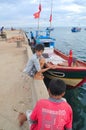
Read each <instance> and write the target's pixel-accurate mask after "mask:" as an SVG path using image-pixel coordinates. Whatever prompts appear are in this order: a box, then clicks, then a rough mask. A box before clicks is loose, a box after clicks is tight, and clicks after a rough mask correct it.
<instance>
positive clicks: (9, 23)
mask: <svg viewBox="0 0 86 130" xmlns="http://www.w3.org/2000/svg"><path fill="white" fill-rule="evenodd" d="M39 3H41V6H42V10H41V14H40V19H39V26H41V27H46V26H50V22H49V17H50V14H51V5H52V23H51V24H52V26H54V27H60V26H62V27H64V26H85V27H86V0H0V26H4V27H36V26H37V25H38V19H35V18H34V17H33V14H34V13H35V12H37V11H38V7H39Z"/></svg>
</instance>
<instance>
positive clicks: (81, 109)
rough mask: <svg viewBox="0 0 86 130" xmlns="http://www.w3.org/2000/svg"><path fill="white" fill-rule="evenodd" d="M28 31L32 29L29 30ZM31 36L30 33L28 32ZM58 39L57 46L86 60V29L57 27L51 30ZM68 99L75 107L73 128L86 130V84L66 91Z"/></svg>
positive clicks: (73, 107)
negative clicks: (76, 30) (75, 29)
mask: <svg viewBox="0 0 86 130" xmlns="http://www.w3.org/2000/svg"><path fill="white" fill-rule="evenodd" d="M27 31H28V32H29V31H30V29H28V30H27ZM28 36H29V34H28ZM51 36H53V37H54V38H55V39H56V45H55V48H57V49H59V50H61V51H62V52H64V53H65V54H67V55H68V53H69V50H70V49H72V50H73V56H74V57H76V58H77V59H79V60H83V61H86V30H84V28H82V29H81V31H80V32H75V33H73V32H71V28H70V27H57V28H54V31H52V32H51ZM65 97H66V99H67V101H68V102H69V104H70V105H71V107H72V109H73V130H86V101H85V100H86V84H84V85H83V86H80V87H78V88H75V89H70V90H67V91H66V95H65Z"/></svg>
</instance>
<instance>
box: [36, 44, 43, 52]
mask: <svg viewBox="0 0 86 130" xmlns="http://www.w3.org/2000/svg"><path fill="white" fill-rule="evenodd" d="M41 50H43V51H44V45H42V44H37V45H36V46H35V51H41Z"/></svg>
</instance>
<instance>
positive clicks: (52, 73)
mask: <svg viewBox="0 0 86 130" xmlns="http://www.w3.org/2000/svg"><path fill="white" fill-rule="evenodd" d="M43 55H44V56H45V58H46V60H47V62H48V63H49V64H53V65H55V66H56V67H55V69H50V70H48V71H46V72H45V73H44V76H45V77H47V78H48V79H56V78H59V79H62V80H64V81H65V83H66V85H67V86H69V87H73V88H75V87H79V86H81V85H83V84H84V83H86V63H85V62H83V61H79V60H77V59H75V58H73V61H72V64H71V66H69V65H68V59H69V56H67V55H65V54H64V53H62V52H61V51H59V50H57V49H53V48H51V49H50V48H45V51H44V54H43Z"/></svg>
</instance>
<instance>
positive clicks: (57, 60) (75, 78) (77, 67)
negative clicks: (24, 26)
mask: <svg viewBox="0 0 86 130" xmlns="http://www.w3.org/2000/svg"><path fill="white" fill-rule="evenodd" d="M39 7H40V8H39V9H40V11H41V6H39ZM50 16H52V13H51V15H50ZM36 18H39V15H37V17H36ZM51 21H52V17H50V22H51ZM53 30H54V28H51V27H48V28H46V29H45V30H40V29H38V30H36V35H35V38H34V37H33V34H31V40H29V41H30V46H31V48H32V51H33V53H34V46H35V45H36V44H43V45H44V47H45V50H44V53H43V56H44V57H45V58H46V61H47V64H52V65H55V66H56V67H55V69H50V70H47V71H46V72H44V77H46V78H48V79H50V80H51V79H57V78H59V79H62V80H64V82H65V83H66V85H67V86H68V87H72V88H75V87H79V86H82V85H83V84H84V83H86V62H83V61H80V60H78V59H76V58H74V57H73V51H72V50H69V55H66V54H64V53H62V52H61V51H59V50H58V49H56V48H55V44H56V40H55V38H53V37H51V35H50V33H51V31H53ZM80 30H81V29H80V28H77V29H76V28H72V30H71V31H73V32H74V31H80Z"/></svg>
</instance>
